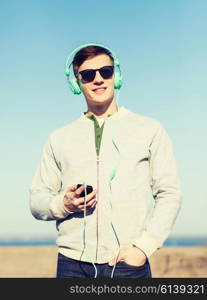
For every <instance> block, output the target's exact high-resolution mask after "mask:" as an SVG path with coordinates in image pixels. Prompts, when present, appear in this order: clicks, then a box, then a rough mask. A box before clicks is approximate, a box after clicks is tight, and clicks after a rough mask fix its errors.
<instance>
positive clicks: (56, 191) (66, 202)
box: [30, 135, 97, 221]
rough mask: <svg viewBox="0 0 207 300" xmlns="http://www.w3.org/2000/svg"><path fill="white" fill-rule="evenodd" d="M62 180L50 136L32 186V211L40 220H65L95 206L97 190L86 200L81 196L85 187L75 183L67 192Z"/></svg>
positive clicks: (87, 196) (86, 197)
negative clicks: (73, 214) (70, 215)
mask: <svg viewBox="0 0 207 300" xmlns="http://www.w3.org/2000/svg"><path fill="white" fill-rule="evenodd" d="M61 177H62V170H61V167H60V166H59V165H58V160H57V158H56V155H55V153H54V146H53V145H52V137H51V135H50V136H49V137H48V139H47V141H46V143H45V145H44V147H43V153H42V158H41V161H40V163H39V165H38V168H37V170H36V172H35V175H34V177H33V180H32V184H31V186H30V208H31V212H32V214H33V216H34V217H35V218H36V219H39V220H48V221H49V220H57V219H63V218H66V217H67V216H68V215H69V214H72V213H75V212H82V211H84V209H85V208H86V209H87V208H91V207H94V206H95V204H96V192H97V190H96V189H94V190H93V191H92V192H91V193H89V194H88V195H86V196H85V197H80V194H81V193H82V192H83V191H84V189H85V186H84V185H82V186H80V187H79V188H78V187H77V184H74V185H73V186H70V187H67V188H66V189H64V190H63V189H62V181H61Z"/></svg>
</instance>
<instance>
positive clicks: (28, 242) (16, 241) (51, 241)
mask: <svg viewBox="0 0 207 300" xmlns="http://www.w3.org/2000/svg"><path fill="white" fill-rule="evenodd" d="M55 245H56V238H55V237H35V238H34V237H12V238H8V237H7V238H0V246H55ZM163 246H181V247H189V246H207V237H203V236H202V237H200V236H197V237H196V236H191V237H186V236H182V237H181V236H179V237H176V236H175V237H169V238H168V239H167V240H166V241H165V242H164V245H163Z"/></svg>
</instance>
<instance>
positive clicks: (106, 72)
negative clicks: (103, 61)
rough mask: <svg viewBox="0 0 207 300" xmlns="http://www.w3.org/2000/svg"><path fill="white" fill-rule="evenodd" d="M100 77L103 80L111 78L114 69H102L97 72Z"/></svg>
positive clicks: (111, 67)
mask: <svg viewBox="0 0 207 300" xmlns="http://www.w3.org/2000/svg"><path fill="white" fill-rule="evenodd" d="M99 72H100V74H101V76H102V77H103V78H104V79H109V78H111V77H112V75H113V73H114V67H113V66H106V67H103V68H101V69H100V70H99Z"/></svg>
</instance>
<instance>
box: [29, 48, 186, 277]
mask: <svg viewBox="0 0 207 300" xmlns="http://www.w3.org/2000/svg"><path fill="white" fill-rule="evenodd" d="M72 54H74V55H72V56H73V60H72V64H73V71H74V74H75V78H73V79H71V78H70V75H69V74H70V71H69V68H70V65H71V64H69V66H68V68H67V76H68V80H69V83H70V86H71V90H72V91H73V92H74V93H76V94H80V93H81V92H82V93H83V95H84V97H85V100H86V103H87V108H88V110H87V112H86V113H84V114H83V115H82V116H81V117H80V118H78V119H77V120H75V121H73V122H72V123H70V124H68V125H66V126H64V127H62V128H60V129H57V130H54V131H53V132H52V133H51V134H50V135H49V137H48V140H47V141H46V143H45V145H44V149H43V154H42V159H41V162H40V164H39V166H38V168H37V171H36V173H35V176H34V178H33V181H32V184H31V187H30V195H31V196H30V198H31V202H30V203H31V211H32V214H33V215H34V217H35V218H37V219H40V220H56V222H57V223H56V224H57V230H58V238H57V245H58V252H59V253H58V264H57V277H73V278H74V277H133V278H139V277H140V278H141V277H142V278H150V277H151V270H150V264H149V260H148V258H149V257H150V256H151V255H152V254H153V253H154V252H155V251H156V250H157V249H159V248H160V247H161V246H162V245H163V242H164V241H165V240H166V238H167V237H168V235H169V234H170V232H171V230H172V227H173V224H174V221H175V219H176V216H177V214H178V212H179V209H180V204H181V195H180V186H179V178H178V174H177V168H176V162H175V158H174V155H173V150H172V145H171V141H170V138H169V136H168V134H167V133H166V131H165V129H164V128H163V126H162V125H161V124H160V123H159V122H158V121H156V120H154V119H152V118H149V117H145V116H142V115H140V114H137V113H134V112H132V111H130V110H128V109H126V108H124V107H118V105H117V103H116V99H115V88H117V89H119V88H120V87H121V75H120V69H119V62H118V59H117V57H116V56H115V54H113V52H112V51H111V50H110V49H108V48H106V47H104V46H102V45H96V44H89V45H84V46H82V47H80V48H78V49H77V51H74V52H73V53H72ZM116 68H117V69H118V71H116V70H115V69H116ZM78 184H80V185H81V186H80V187H79V186H77V185H78ZM86 185H91V186H92V187H93V191H92V192H89V193H87V190H86ZM83 192H85V196H82V195H81V193H83ZM151 196H153V198H154V207H153V210H152V212H151V211H150V205H149V204H150V201H149V200H150V199H151Z"/></svg>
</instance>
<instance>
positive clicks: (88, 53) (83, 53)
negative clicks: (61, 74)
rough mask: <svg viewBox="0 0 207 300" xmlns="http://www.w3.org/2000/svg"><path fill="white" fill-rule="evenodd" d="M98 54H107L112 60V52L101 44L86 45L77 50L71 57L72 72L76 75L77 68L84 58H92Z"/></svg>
mask: <svg viewBox="0 0 207 300" xmlns="http://www.w3.org/2000/svg"><path fill="white" fill-rule="evenodd" d="M99 54H106V55H108V56H109V57H110V58H111V61H112V62H114V58H113V55H112V53H111V52H110V51H109V50H107V49H106V48H103V47H101V46H87V47H85V48H83V49H81V50H79V51H78V52H77V53H76V55H75V56H74V58H73V62H72V64H73V72H74V74H75V76H76V75H77V72H78V68H79V67H80V65H82V63H83V62H84V61H85V60H86V59H88V58H92V57H94V56H97V55H99Z"/></svg>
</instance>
